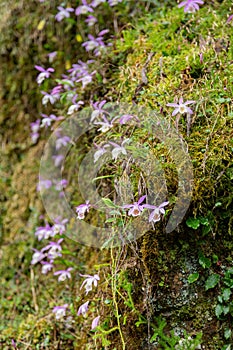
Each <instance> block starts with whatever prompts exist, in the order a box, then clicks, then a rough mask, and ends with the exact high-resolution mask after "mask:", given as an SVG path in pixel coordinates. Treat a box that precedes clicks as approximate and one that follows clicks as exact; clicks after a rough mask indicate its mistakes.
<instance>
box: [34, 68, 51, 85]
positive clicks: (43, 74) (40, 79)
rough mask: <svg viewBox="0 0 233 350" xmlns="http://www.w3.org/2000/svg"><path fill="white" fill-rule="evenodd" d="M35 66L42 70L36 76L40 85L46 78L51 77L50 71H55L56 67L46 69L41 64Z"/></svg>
mask: <svg viewBox="0 0 233 350" xmlns="http://www.w3.org/2000/svg"><path fill="white" fill-rule="evenodd" d="M35 68H36V69H37V70H38V71H39V72H41V73H40V74H39V75H38V76H37V78H36V81H37V83H38V84H39V85H40V84H42V83H43V81H44V80H45V79H46V78H49V77H50V73H52V72H54V69H53V68H48V69H45V68H43V67H41V66H35Z"/></svg>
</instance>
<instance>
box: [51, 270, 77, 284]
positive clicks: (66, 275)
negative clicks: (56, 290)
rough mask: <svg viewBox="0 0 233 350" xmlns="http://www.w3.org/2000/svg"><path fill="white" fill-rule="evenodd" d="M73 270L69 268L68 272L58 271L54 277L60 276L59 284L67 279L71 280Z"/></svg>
mask: <svg viewBox="0 0 233 350" xmlns="http://www.w3.org/2000/svg"><path fill="white" fill-rule="evenodd" d="M72 270H73V268H72V267H69V268H68V269H67V270H59V271H56V272H54V276H58V275H59V277H58V282H62V281H65V280H66V279H67V278H69V279H70V278H71V273H70V271H72Z"/></svg>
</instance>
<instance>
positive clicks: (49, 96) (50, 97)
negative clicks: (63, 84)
mask: <svg viewBox="0 0 233 350" xmlns="http://www.w3.org/2000/svg"><path fill="white" fill-rule="evenodd" d="M41 93H42V95H44V97H43V98H42V105H47V103H48V102H50V103H51V105H53V104H54V103H55V102H56V101H57V99H58V98H57V95H55V94H54V95H53V94H49V93H48V92H45V91H41Z"/></svg>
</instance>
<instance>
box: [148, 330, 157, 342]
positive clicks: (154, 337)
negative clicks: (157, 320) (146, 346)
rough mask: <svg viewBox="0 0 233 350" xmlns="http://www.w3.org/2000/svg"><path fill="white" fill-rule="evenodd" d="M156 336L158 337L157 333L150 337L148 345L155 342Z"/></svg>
mask: <svg viewBox="0 0 233 350" xmlns="http://www.w3.org/2000/svg"><path fill="white" fill-rule="evenodd" d="M158 335H159V334H158V333H157V332H155V333H154V334H153V335H152V337H151V338H150V343H153V342H154V341H156V339H157V337H158Z"/></svg>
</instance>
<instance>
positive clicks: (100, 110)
mask: <svg viewBox="0 0 233 350" xmlns="http://www.w3.org/2000/svg"><path fill="white" fill-rule="evenodd" d="M106 102H107V101H106V100H103V101H100V102H95V103H92V107H93V108H94V111H93V112H92V113H91V120H90V122H91V123H92V122H93V121H94V120H95V119H96V118H97V117H99V116H101V115H102V114H104V113H107V114H108V112H107V111H106V110H104V109H103V108H102V107H103V106H104V105H105V104H106Z"/></svg>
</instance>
